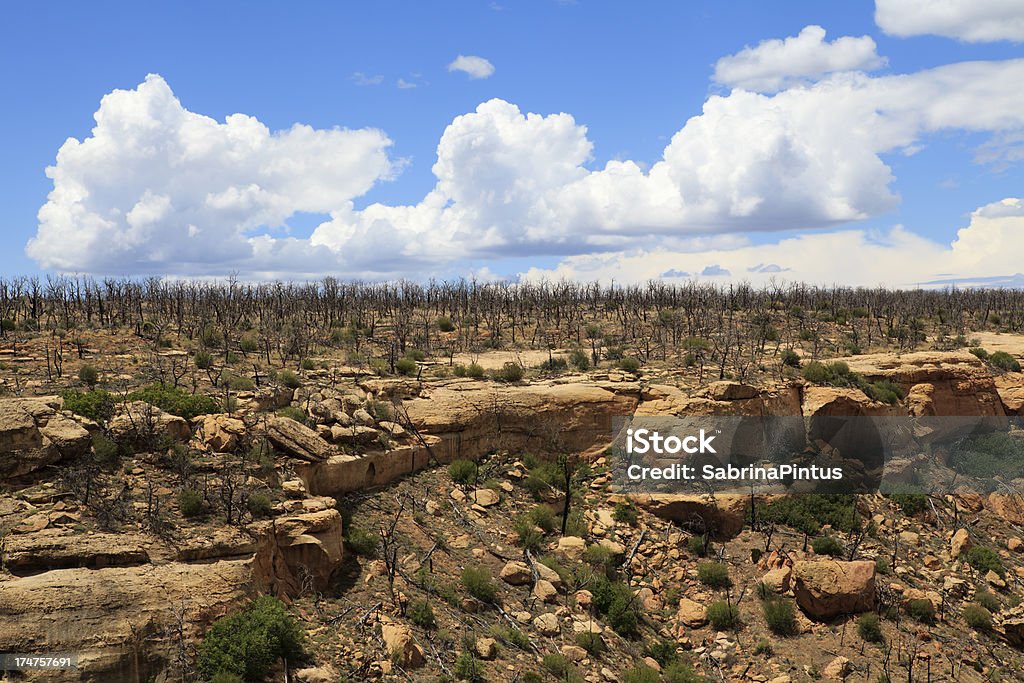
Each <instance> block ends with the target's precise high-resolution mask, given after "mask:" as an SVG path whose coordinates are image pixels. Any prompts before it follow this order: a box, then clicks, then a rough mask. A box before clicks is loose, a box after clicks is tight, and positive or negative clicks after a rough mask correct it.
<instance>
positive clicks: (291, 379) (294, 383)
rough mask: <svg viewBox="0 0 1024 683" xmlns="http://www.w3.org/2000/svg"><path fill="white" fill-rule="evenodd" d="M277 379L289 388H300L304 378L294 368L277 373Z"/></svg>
mask: <svg viewBox="0 0 1024 683" xmlns="http://www.w3.org/2000/svg"><path fill="white" fill-rule="evenodd" d="M277 381H278V382H280V383H281V384H282V385H284V386H286V387H288V388H289V389H298V388H299V387H301V386H302V380H301V379H300V378H299V376H298V375H297V374H295V371H293V370H282V371H281V372H279V373H277Z"/></svg>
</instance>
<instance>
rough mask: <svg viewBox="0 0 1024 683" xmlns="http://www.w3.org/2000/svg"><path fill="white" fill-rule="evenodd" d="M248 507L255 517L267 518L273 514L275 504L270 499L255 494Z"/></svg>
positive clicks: (247, 502)
mask: <svg viewBox="0 0 1024 683" xmlns="http://www.w3.org/2000/svg"><path fill="white" fill-rule="evenodd" d="M246 507H247V508H248V509H249V512H250V514H252V516H253V517H257V518H266V517H270V516H271V515H272V514H273V504H272V503H271V501H270V498H269V497H268V496H265V495H263V494H262V493H254V494H252V495H251V496H249V500H248V501H246Z"/></svg>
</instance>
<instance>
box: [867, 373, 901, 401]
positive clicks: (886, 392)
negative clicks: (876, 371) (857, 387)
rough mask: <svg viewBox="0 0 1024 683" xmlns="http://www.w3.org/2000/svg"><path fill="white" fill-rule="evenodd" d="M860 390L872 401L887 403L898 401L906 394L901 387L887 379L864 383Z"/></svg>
mask: <svg viewBox="0 0 1024 683" xmlns="http://www.w3.org/2000/svg"><path fill="white" fill-rule="evenodd" d="M862 390H863V391H864V393H865V394H867V395H868V397H869V398H870V399H872V400H873V401H879V402H881V403H888V404H889V405H894V404H896V403H899V402H900V401H901V400H902V399H903V397H904V396H905V395H906V392H904V391H903V387H901V386H900V385H898V384H895V383H893V382H891V381H889V380H887V379H883V380H879V381H877V382H870V383H868V384H865V385H864V386H863V387H862Z"/></svg>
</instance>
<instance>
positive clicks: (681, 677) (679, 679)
mask: <svg viewBox="0 0 1024 683" xmlns="http://www.w3.org/2000/svg"><path fill="white" fill-rule="evenodd" d="M661 679H662V680H663V681H664V682H665V683H706V681H707V678H705V677H704V676H701V675H700V674H699V673H697V672H696V671H694V670H693V667H692V666H690V665H689V664H688V663H687V662H673V663H671V664H669V665H668V666H667V667H665V668H664V669H662V670H661Z"/></svg>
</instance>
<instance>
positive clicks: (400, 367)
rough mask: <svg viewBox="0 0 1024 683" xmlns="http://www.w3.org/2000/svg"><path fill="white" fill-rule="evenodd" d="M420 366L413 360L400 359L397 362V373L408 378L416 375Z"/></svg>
mask: <svg viewBox="0 0 1024 683" xmlns="http://www.w3.org/2000/svg"><path fill="white" fill-rule="evenodd" d="M418 367H419V366H418V365H417V364H416V361H414V360H413V359H412V358H399V359H398V360H397V361H395V372H397V373H398V374H399V375H405V376H406V377H408V376H410V375H415V374H416V368H418Z"/></svg>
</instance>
